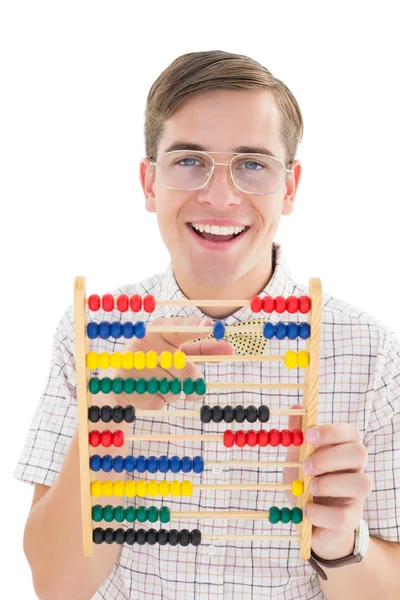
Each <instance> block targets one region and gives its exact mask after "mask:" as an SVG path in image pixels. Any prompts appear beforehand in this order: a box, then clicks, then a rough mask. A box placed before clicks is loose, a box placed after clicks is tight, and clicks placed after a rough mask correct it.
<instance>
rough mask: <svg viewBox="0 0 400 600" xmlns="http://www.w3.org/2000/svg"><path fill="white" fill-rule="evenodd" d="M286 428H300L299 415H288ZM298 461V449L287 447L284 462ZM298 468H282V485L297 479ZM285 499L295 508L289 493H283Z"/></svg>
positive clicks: (296, 447)
mask: <svg viewBox="0 0 400 600" xmlns="http://www.w3.org/2000/svg"><path fill="white" fill-rule="evenodd" d="M291 408H303V405H302V404H294V405H293V406H292V407H291ZM288 428H289V429H290V430H291V431H292V430H293V429H297V428H301V415H289V419H288ZM299 459H300V447H299V446H289V447H288V449H287V452H286V458H285V462H299ZM298 474H299V468H298V467H283V471H282V481H283V483H292V481H294V480H295V479H298ZM285 495H286V498H287V500H288V502H290V504H291V505H292V506H296V504H297V498H296V497H295V496H293V494H292V493H291V492H290V491H289V490H286V491H285Z"/></svg>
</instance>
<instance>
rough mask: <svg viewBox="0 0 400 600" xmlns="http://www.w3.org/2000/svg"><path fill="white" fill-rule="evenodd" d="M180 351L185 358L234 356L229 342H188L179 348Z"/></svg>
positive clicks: (233, 350) (232, 347) (233, 349)
mask: <svg viewBox="0 0 400 600" xmlns="http://www.w3.org/2000/svg"><path fill="white" fill-rule="evenodd" d="M181 350H182V352H184V353H185V354H186V355H187V356H196V355H199V356H200V355H202V356H207V355H225V354H228V355H232V354H235V348H234V346H233V345H232V344H231V342H223V341H220V340H215V339H214V340H213V339H211V340H199V341H197V342H188V343H186V344H184V345H183V346H182V347H181Z"/></svg>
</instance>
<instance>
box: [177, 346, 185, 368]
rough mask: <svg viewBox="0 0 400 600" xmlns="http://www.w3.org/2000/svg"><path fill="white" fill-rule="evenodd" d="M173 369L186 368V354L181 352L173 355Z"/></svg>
mask: <svg viewBox="0 0 400 600" xmlns="http://www.w3.org/2000/svg"><path fill="white" fill-rule="evenodd" d="M174 367H175V369H184V368H185V367H186V354H185V353H184V352H182V350H178V352H175V353H174Z"/></svg>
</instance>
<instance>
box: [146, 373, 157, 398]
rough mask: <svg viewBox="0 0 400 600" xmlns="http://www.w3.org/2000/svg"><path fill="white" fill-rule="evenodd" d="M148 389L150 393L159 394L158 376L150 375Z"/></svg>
mask: <svg viewBox="0 0 400 600" xmlns="http://www.w3.org/2000/svg"><path fill="white" fill-rule="evenodd" d="M147 391H148V392H149V394H157V392H158V380H157V377H150V379H149V380H148V382H147Z"/></svg>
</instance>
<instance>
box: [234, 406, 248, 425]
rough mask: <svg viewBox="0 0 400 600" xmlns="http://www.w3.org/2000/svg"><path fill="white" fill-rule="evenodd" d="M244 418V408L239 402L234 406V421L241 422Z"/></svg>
mask: <svg viewBox="0 0 400 600" xmlns="http://www.w3.org/2000/svg"><path fill="white" fill-rule="evenodd" d="M245 418H246V409H245V407H244V406H242V405H241V404H239V405H238V406H235V421H236V423H243V421H244V420H245Z"/></svg>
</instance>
